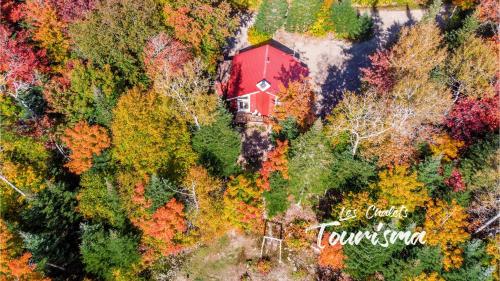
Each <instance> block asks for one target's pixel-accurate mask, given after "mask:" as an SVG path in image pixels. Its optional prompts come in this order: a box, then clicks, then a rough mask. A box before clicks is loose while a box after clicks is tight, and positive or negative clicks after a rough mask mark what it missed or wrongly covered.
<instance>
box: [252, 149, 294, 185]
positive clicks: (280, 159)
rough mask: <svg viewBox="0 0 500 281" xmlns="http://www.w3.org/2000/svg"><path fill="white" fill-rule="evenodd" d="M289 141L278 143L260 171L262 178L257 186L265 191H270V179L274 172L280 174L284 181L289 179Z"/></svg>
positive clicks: (258, 180)
mask: <svg viewBox="0 0 500 281" xmlns="http://www.w3.org/2000/svg"><path fill="white" fill-rule="evenodd" d="M287 153H288V140H285V141H279V140H278V141H276V147H275V148H274V149H273V150H271V151H270V152H269V153H268V154H267V160H266V161H264V163H262V168H261V169H260V170H259V174H260V178H258V179H257V185H258V186H259V187H260V188H262V189H263V190H269V189H270V186H269V177H270V176H271V173H272V172H280V173H281V175H282V176H283V178H284V179H288V159H287Z"/></svg>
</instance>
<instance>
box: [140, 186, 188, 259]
mask: <svg viewBox="0 0 500 281" xmlns="http://www.w3.org/2000/svg"><path fill="white" fill-rule="evenodd" d="M144 193H145V190H144V184H142V183H138V184H137V185H136V187H135V189H134V194H133V196H132V201H133V203H134V205H135V211H134V212H133V214H131V221H132V223H133V224H134V225H135V226H137V227H138V228H139V229H140V230H142V232H143V233H144V236H143V239H142V243H143V244H144V246H145V248H146V250H145V252H144V254H143V259H144V261H145V262H147V263H148V262H151V261H154V260H155V259H157V258H158V257H159V255H169V254H172V253H175V252H177V251H179V250H180V249H181V246H180V245H179V244H177V243H176V242H175V241H174V238H175V237H176V235H178V234H179V233H182V232H184V231H186V229H187V224H186V219H185V214H184V211H183V210H184V204H182V203H181V202H178V201H177V200H176V199H175V198H172V199H171V200H170V201H168V202H167V203H166V204H165V205H164V206H161V207H160V208H158V209H156V211H155V212H154V213H150V212H149V211H148V208H149V207H150V206H151V202H150V201H149V200H148V199H147V198H145V196H144Z"/></svg>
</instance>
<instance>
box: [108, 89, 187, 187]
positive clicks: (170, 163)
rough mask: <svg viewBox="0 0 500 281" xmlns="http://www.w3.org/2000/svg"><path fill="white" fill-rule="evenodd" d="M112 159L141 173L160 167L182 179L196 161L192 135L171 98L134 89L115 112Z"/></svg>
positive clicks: (153, 170)
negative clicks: (191, 142) (192, 148)
mask: <svg viewBox="0 0 500 281" xmlns="http://www.w3.org/2000/svg"><path fill="white" fill-rule="evenodd" d="M113 113H114V119H113V123H112V125H111V131H112V133H113V145H114V148H113V158H114V159H115V160H117V161H118V162H119V163H120V164H121V165H122V166H123V167H125V168H127V169H130V170H132V171H135V172H137V173H139V174H143V175H144V174H153V173H156V172H157V170H158V169H162V170H163V172H165V173H166V174H169V175H170V176H172V177H177V178H180V177H182V176H183V175H184V174H185V172H186V171H187V169H188V167H189V166H190V165H191V164H192V163H193V161H194V158H195V155H194V153H193V151H192V150H191V145H190V136H189V132H188V129H187V126H186V122H185V120H184V119H183V116H181V115H180V114H179V113H178V111H177V109H176V108H175V107H174V106H173V105H172V101H171V100H170V99H169V98H167V97H164V96H161V95H159V94H157V93H155V92H151V91H150V92H145V93H144V92H142V91H141V90H140V89H138V88H133V89H131V90H129V91H128V92H127V93H125V94H124V95H122V96H121V97H120V99H119V100H118V104H117V105H116V108H115V109H114V111H113Z"/></svg>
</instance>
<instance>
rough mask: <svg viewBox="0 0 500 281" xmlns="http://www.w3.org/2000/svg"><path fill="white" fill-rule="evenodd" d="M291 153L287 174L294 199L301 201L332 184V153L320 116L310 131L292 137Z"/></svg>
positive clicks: (322, 191) (321, 191) (320, 192)
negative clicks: (294, 137) (330, 179)
mask: <svg viewBox="0 0 500 281" xmlns="http://www.w3.org/2000/svg"><path fill="white" fill-rule="evenodd" d="M290 154H291V157H290V160H289V162H288V174H289V176H290V190H291V193H292V194H293V195H294V196H295V200H296V201H298V202H301V201H302V200H303V199H306V198H308V197H309V196H310V195H313V194H317V195H322V194H323V193H324V192H325V191H326V190H327V189H328V188H329V187H330V182H329V181H328V179H329V176H330V171H331V165H332V163H333V155H332V150H331V146H330V143H329V141H328V139H327V138H326V137H325V135H324V134H323V130H322V124H321V121H320V120H318V121H316V123H315V124H314V125H313V126H312V127H311V129H310V130H309V131H308V132H306V133H305V134H303V135H301V136H299V137H298V138H297V139H296V140H294V141H292V149H291V152H290Z"/></svg>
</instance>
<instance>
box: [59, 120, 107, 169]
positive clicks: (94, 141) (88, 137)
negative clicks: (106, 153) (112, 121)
mask: <svg viewBox="0 0 500 281" xmlns="http://www.w3.org/2000/svg"><path fill="white" fill-rule="evenodd" d="M62 141H63V142H64V143H65V144H66V146H67V147H68V148H69V149H70V150H71V155H70V156H69V158H70V161H69V162H68V163H66V165H65V166H66V167H68V168H69V170H70V171H71V172H73V173H75V174H81V173H83V172H85V171H87V170H88V169H90V168H91V167H92V157H93V156H94V155H100V154H101V153H102V151H103V150H104V149H106V148H108V147H109V146H110V143H111V141H110V139H109V136H108V133H107V131H106V129H105V128H104V127H101V126H99V125H92V126H90V125H89V124H88V123H87V122H85V121H80V122H78V123H77V124H76V125H75V126H74V127H73V128H67V129H66V130H65V131H64V136H63V137H62Z"/></svg>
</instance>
